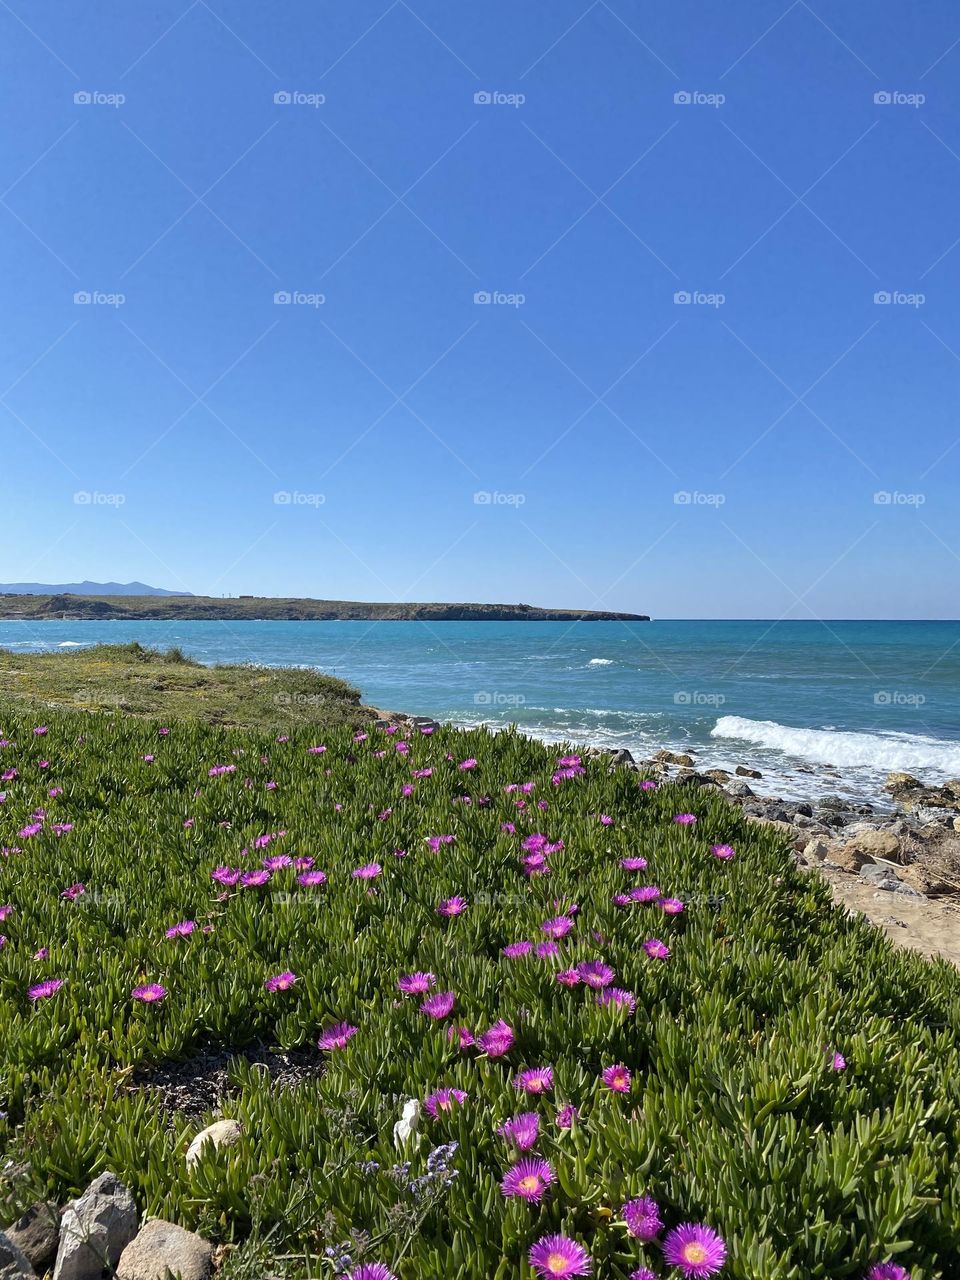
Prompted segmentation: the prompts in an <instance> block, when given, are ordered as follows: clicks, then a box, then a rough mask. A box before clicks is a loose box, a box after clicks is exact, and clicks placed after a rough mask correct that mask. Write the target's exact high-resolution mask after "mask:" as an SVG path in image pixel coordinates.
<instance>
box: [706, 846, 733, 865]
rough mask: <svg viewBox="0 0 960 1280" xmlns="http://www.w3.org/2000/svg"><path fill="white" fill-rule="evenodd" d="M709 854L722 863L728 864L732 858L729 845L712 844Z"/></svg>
mask: <svg viewBox="0 0 960 1280" xmlns="http://www.w3.org/2000/svg"><path fill="white" fill-rule="evenodd" d="M710 852H711V853H712V854H713V856H714V857H715V858H720V859H721V860H722V861H723V862H729V861H730V859H731V858H732V857H733V856H734V850H733V846H732V845H729V844H712V845H711V846H710Z"/></svg>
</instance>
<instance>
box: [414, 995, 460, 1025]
mask: <svg viewBox="0 0 960 1280" xmlns="http://www.w3.org/2000/svg"><path fill="white" fill-rule="evenodd" d="M455 1003H456V996H455V995H454V993H453V992H452V991H437V992H436V993H435V994H434V995H432V996H427V998H426V1000H424V1002H423V1004H422V1005H421V1006H420V1012H421V1013H425V1014H427V1015H428V1016H429V1017H431V1018H446V1017H449V1015H450V1014H451V1013H452V1012H453V1006H454V1004H455Z"/></svg>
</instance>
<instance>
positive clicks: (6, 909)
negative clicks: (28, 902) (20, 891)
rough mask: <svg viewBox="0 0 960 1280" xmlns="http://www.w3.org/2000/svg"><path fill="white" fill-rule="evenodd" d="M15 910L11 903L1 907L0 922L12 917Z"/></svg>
mask: <svg viewBox="0 0 960 1280" xmlns="http://www.w3.org/2000/svg"><path fill="white" fill-rule="evenodd" d="M15 910H16V908H15V907H12V906H11V905H10V903H9V902H8V903H6V904H5V905H4V906H2V907H0V920H6V918H7V916H12V915H13V913H14V911H15Z"/></svg>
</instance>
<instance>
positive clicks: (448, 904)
mask: <svg viewBox="0 0 960 1280" xmlns="http://www.w3.org/2000/svg"><path fill="white" fill-rule="evenodd" d="M466 909H467V900H466V898H461V897H460V896H459V895H457V896H455V897H453V898H447V900H446V901H445V902H441V903H440V905H439V907H437V911H438V912H439V913H440V915H442V916H459V915H462V914H463V912H464V911H465V910H466Z"/></svg>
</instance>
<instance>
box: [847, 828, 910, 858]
mask: <svg viewBox="0 0 960 1280" xmlns="http://www.w3.org/2000/svg"><path fill="white" fill-rule="evenodd" d="M847 848H848V849H855V850H856V851H857V852H858V853H869V854H870V855H871V857H874V858H896V856H897V854H898V853H899V852H900V841H899V840H898V839H897V837H896V836H895V835H894V834H893V832H892V831H884V830H882V829H878V828H876V827H867V828H866V829H865V830H860V831H857V832H856V833H855V834H854V836H853V838H852V839H851V840H850V841H849V842H848V844H847Z"/></svg>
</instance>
